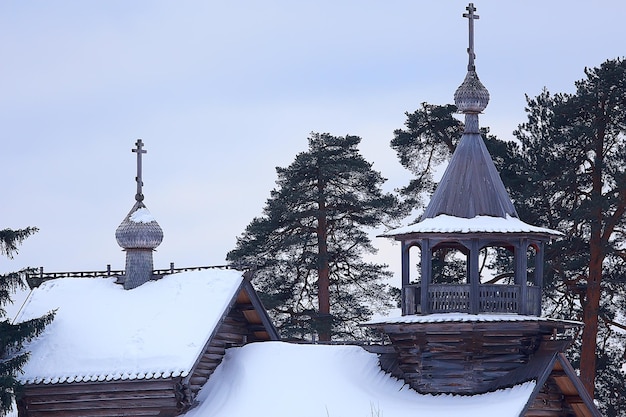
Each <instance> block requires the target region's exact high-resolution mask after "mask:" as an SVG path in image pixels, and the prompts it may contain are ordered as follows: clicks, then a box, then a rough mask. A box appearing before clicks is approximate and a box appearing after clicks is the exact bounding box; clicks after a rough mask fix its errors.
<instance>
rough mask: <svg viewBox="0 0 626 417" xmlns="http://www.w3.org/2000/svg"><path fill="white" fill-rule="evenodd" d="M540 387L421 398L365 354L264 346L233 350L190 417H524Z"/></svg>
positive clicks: (359, 350) (349, 350)
mask: <svg viewBox="0 0 626 417" xmlns="http://www.w3.org/2000/svg"><path fill="white" fill-rule="evenodd" d="M534 388H535V383H534V382H532V381H531V382H526V383H524V384H521V385H517V386H515V387H513V388H510V389H505V390H500V391H496V392H492V393H488V394H482V395H474V396H460V395H457V396H454V395H424V394H418V393H417V392H415V391H413V390H411V389H409V388H408V386H407V385H405V384H404V383H403V382H402V381H399V380H397V379H395V378H393V377H391V376H390V375H389V374H386V373H384V372H383V371H381V369H380V366H379V364H378V358H377V355H375V354H373V353H368V352H366V351H365V350H363V349H362V348H360V347H357V346H325V345H295V344H289V343H284V342H262V343H251V344H248V345H246V346H243V347H241V348H233V349H229V350H228V351H227V353H226V357H225V358H224V361H223V362H222V364H221V365H220V366H219V367H218V368H217V369H216V371H215V373H214V374H213V375H212V376H211V378H210V379H209V381H208V382H207V383H206V385H205V386H204V388H203V389H202V390H201V391H200V393H199V395H198V398H197V400H198V401H199V405H198V406H197V407H196V408H194V409H192V410H190V411H188V412H187V413H186V414H184V416H185V417H209V416H211V417H222V416H223V417H226V416H228V417H239V416H241V417H244V416H251V415H257V416H274V417H291V416H298V417H309V416H310V417H320V416H330V417H363V416H385V417H400V416H402V417H405V416H408V415H416V416H427V415H441V416H447V417H453V416H462V417H483V416H485V415H497V416H501V417H507V416H516V417H517V416H518V415H519V414H520V412H521V411H522V409H523V408H524V406H525V405H526V402H527V401H528V399H529V397H530V395H531V394H532V391H533V389H534Z"/></svg>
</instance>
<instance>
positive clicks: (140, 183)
mask: <svg viewBox="0 0 626 417" xmlns="http://www.w3.org/2000/svg"><path fill="white" fill-rule="evenodd" d="M135 146H137V147H136V148H135V149H132V151H133V152H135V153H136V154H137V176H136V177H135V181H137V194H135V200H137V201H143V191H142V189H141V187H143V179H142V178H141V155H142V154H144V153H147V152H148V151H146V150H145V149H143V141H142V140H141V139H137V142H136V143H135Z"/></svg>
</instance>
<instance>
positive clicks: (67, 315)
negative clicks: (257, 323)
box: [17, 270, 242, 383]
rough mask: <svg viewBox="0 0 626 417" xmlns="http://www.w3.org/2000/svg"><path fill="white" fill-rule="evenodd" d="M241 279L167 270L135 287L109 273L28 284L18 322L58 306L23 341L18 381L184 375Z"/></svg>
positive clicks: (222, 273)
mask: <svg viewBox="0 0 626 417" xmlns="http://www.w3.org/2000/svg"><path fill="white" fill-rule="evenodd" d="M241 282H242V276H241V272H238V271H233V270H206V271H195V272H186V273H180V274H174V275H170V276H166V277H164V278H162V279H160V280H158V281H149V282H147V283H145V284H143V285H141V286H140V287H137V288H135V289H133V290H130V291H128V290H124V288H123V287H122V286H121V285H118V284H115V278H62V279H55V280H51V281H47V282H45V283H44V284H42V285H41V286H40V287H39V288H37V289H35V290H33V292H32V293H31V295H30V297H29V298H28V300H27V301H26V304H25V306H24V308H23V309H22V312H21V313H20V314H19V315H18V317H17V321H18V322H19V321H21V320H28V319H30V318H33V317H39V316H41V315H42V314H44V313H46V312H48V311H51V310H55V309H56V310H57V313H56V318H55V319H54V321H53V322H52V324H50V325H49V326H48V327H47V328H46V330H45V332H44V334H43V335H42V336H41V337H39V338H38V339H36V340H34V341H33V342H31V343H30V344H29V345H28V346H27V350H29V351H30V352H31V357H30V360H29V361H28V363H27V364H26V366H25V367H24V374H23V375H22V377H21V378H20V379H21V381H22V382H25V383H26V382H29V383H42V382H43V383H57V382H72V381H77V382H80V381H104V380H119V379H122V380H124V379H142V378H158V377H168V376H178V375H182V376H185V375H186V374H187V373H188V372H189V370H190V369H191V367H192V366H193V364H194V361H195V360H196V358H197V357H198V356H199V355H200V353H201V350H202V349H203V347H204V345H205V343H206V341H207V340H208V338H209V337H210V335H211V333H212V331H213V329H214V327H215V326H216V324H217V322H218V320H219V319H220V318H221V316H222V314H223V312H224V311H225V310H226V308H227V306H228V305H229V303H230V302H231V301H232V299H233V297H234V296H235V294H236V292H237V290H238V288H239V287H240V285H241Z"/></svg>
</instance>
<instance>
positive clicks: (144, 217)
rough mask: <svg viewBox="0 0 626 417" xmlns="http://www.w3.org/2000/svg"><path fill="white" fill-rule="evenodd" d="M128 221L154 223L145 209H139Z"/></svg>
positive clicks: (150, 214) (152, 217)
mask: <svg viewBox="0 0 626 417" xmlns="http://www.w3.org/2000/svg"><path fill="white" fill-rule="evenodd" d="M129 220H130V221H131V222H133V223H150V222H154V221H156V220H155V219H154V216H152V213H150V212H149V211H148V209H147V208H145V207H141V208H139V209H137V210H136V211H135V212H134V213H133V214H131V215H130V217H129Z"/></svg>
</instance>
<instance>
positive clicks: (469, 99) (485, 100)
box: [454, 70, 489, 113]
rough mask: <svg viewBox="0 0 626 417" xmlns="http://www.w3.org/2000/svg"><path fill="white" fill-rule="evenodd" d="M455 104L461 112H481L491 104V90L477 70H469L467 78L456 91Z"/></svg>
mask: <svg viewBox="0 0 626 417" xmlns="http://www.w3.org/2000/svg"><path fill="white" fill-rule="evenodd" d="M454 104H456V107H457V108H458V109H459V111H460V112H461V113H480V112H482V111H483V110H485V108H486V107H487V104H489V91H487V89H486V88H485V86H484V85H483V83H481V82H480V80H479V79H478V75H477V74H476V71H475V70H469V71H467V75H466V76H465V80H463V83H462V84H461V85H460V86H459V88H457V90H456V92H455V93H454Z"/></svg>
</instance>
